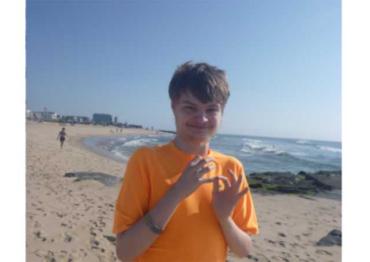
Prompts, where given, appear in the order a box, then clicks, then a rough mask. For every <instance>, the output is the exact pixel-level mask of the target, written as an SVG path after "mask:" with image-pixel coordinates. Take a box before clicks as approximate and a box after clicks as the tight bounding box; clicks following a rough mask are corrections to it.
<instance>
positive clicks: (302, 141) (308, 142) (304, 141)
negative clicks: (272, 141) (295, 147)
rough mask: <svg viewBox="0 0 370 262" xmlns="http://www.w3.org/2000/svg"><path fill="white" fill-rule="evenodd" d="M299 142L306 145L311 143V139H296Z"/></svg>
mask: <svg viewBox="0 0 370 262" xmlns="http://www.w3.org/2000/svg"><path fill="white" fill-rule="evenodd" d="M295 142H296V143H297V144H303V145H306V144H311V142H310V141H308V140H304V139H300V140H297V141H295Z"/></svg>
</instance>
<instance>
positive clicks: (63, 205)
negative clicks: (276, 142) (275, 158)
mask: <svg viewBox="0 0 370 262" xmlns="http://www.w3.org/2000/svg"><path fill="white" fill-rule="evenodd" d="M60 128H61V126H60V125H58V124H56V125H55V124H49V123H40V124H39V123H27V124H26V131H27V132H26V150H27V151H26V153H27V154H26V156H27V159H26V186H27V188H26V189H27V193H26V196H27V201H26V219H27V220H26V223H27V230H26V260H27V261H45V260H46V261H52V260H54V261H68V260H70V261H89V262H95V261H118V260H117V258H116V255H115V235H113V234H112V231H111V230H112V222H113V221H112V220H113V212H114V204H115V201H116V198H117V195H118V192H119V189H120V184H119V183H118V184H115V185H113V186H107V185H105V184H104V183H102V182H101V181H99V180H96V179H87V180H86V179H76V178H78V177H66V176H65V175H66V174H67V173H73V172H74V173H78V172H85V173H87V174H105V175H111V176H115V177H118V178H122V176H123V172H124V168H125V163H119V162H116V161H114V160H112V159H109V158H107V157H105V156H101V155H98V154H96V153H94V152H92V151H91V150H89V149H87V148H85V147H84V145H83V142H82V140H83V138H84V137H89V136H95V135H98V136H100V135H103V136H109V135H112V134H111V133H110V128H106V127H98V126H77V125H75V126H71V127H70V126H66V132H67V140H66V142H65V146H64V148H63V149H60V148H59V142H58V141H57V140H56V134H57V132H58V131H59V130H60ZM135 132H137V130H125V134H136V135H137V133H135ZM252 190H253V189H252ZM253 200H254V204H255V208H256V212H257V217H258V222H259V225H260V234H259V235H257V236H252V241H253V245H254V247H253V250H252V254H251V258H252V260H253V259H254V260H256V259H258V261H286V259H288V260H289V261H317V262H319V261H340V260H341V246H338V245H334V246H318V245H317V242H318V241H319V240H320V239H321V238H322V237H324V236H326V235H327V234H328V233H329V232H330V231H331V230H333V229H339V230H340V229H341V201H337V200H332V199H326V198H320V197H316V196H313V197H305V198H304V197H300V196H297V195H284V194H260V193H257V192H254V191H253ZM227 261H230V262H247V261H251V260H250V259H247V258H237V257H236V256H234V255H233V254H231V253H230V254H229V256H228V258H227Z"/></svg>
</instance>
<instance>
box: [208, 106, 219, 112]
mask: <svg viewBox="0 0 370 262" xmlns="http://www.w3.org/2000/svg"><path fill="white" fill-rule="evenodd" d="M218 111H219V110H218V108H216V107H212V108H208V109H207V112H208V113H217V112H218Z"/></svg>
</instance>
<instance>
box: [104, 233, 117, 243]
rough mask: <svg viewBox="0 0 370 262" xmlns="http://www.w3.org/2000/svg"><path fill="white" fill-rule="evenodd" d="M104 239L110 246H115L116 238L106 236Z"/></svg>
mask: <svg viewBox="0 0 370 262" xmlns="http://www.w3.org/2000/svg"><path fill="white" fill-rule="evenodd" d="M104 237H105V238H106V239H107V240H108V241H109V242H111V243H112V244H114V245H116V237H114V236H108V235H104Z"/></svg>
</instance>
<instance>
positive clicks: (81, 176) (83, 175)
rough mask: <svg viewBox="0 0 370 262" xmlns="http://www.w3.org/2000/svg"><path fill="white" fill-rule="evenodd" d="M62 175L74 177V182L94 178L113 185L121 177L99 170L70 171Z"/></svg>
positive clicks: (118, 181) (107, 184)
mask: <svg viewBox="0 0 370 262" xmlns="http://www.w3.org/2000/svg"><path fill="white" fill-rule="evenodd" d="M64 177H75V178H76V179H75V180H74V182H79V181H83V180H95V181H98V182H100V183H102V184H104V185H106V186H114V185H116V184H118V183H120V182H121V178H119V177H116V176H112V175H108V174H105V173H101V172H70V173H65V174H64Z"/></svg>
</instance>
